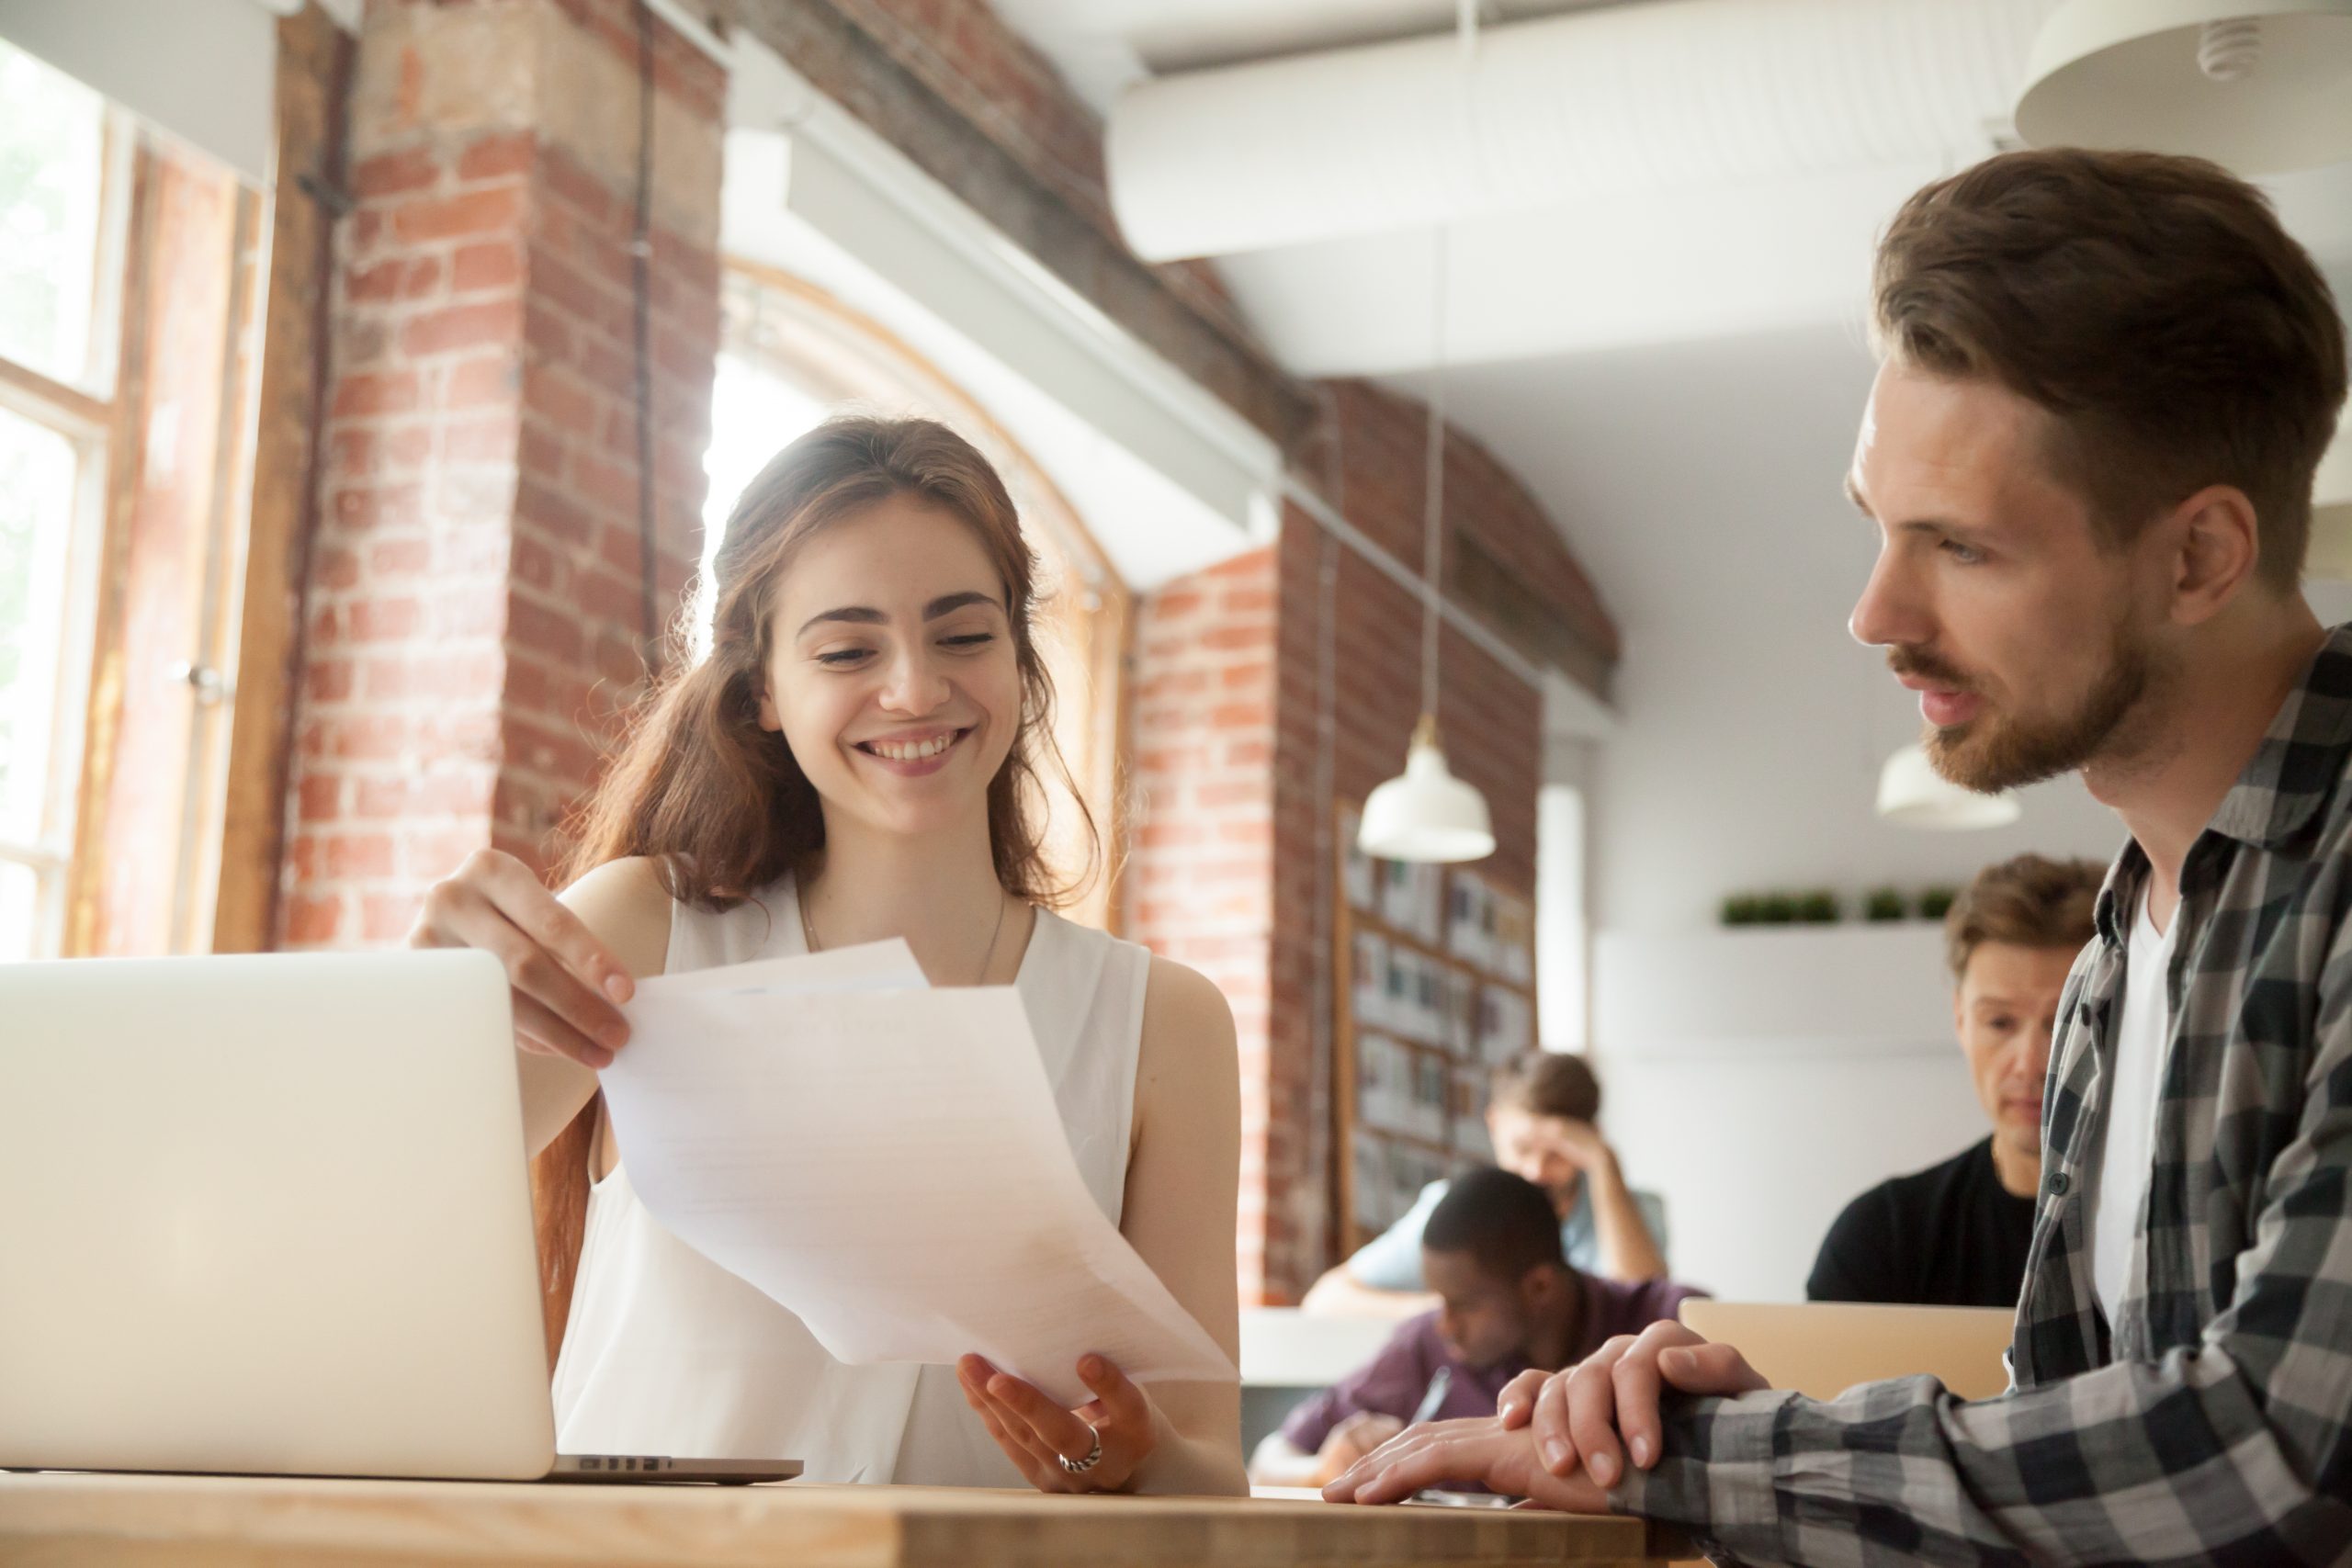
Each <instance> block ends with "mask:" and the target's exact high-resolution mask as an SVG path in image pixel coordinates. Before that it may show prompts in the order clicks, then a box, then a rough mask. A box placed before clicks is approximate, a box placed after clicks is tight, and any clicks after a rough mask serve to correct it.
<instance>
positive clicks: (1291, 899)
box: [1126, 383, 1617, 1303]
mask: <svg viewBox="0 0 2352 1568" xmlns="http://www.w3.org/2000/svg"><path fill="white" fill-rule="evenodd" d="M1325 392H1326V394H1327V395H1326V397H1325V398H1324V400H1323V406H1324V409H1325V411H1326V412H1325V416H1324V419H1323V422H1322V423H1321V424H1320V425H1319V426H1318V427H1317V431H1316V433H1315V436H1314V440H1313V442H1312V443H1311V444H1310V446H1309V447H1308V448H1307V449H1306V453H1305V454H1304V455H1303V457H1302V459H1301V461H1300V463H1299V464H1298V465H1297V469H1298V471H1300V472H1301V473H1302V474H1310V473H1311V474H1312V476H1313V481H1312V482H1314V483H1315V484H1316V485H1317V489H1318V490H1319V491H1321V492H1322V494H1323V495H1324V498H1325V499H1326V500H1328V501H1329V502H1331V503H1332V504H1333V505H1335V506H1337V507H1338V508H1340V512H1341V513H1342V515H1344V516H1345V517H1346V518H1347V519H1348V521H1349V523H1350V524H1351V525H1352V526H1353V527H1355V528H1356V529H1357V530H1358V531H1359V532H1361V533H1362V534H1363V535H1364V536H1366V537H1368V538H1369V539H1371V540H1372V541H1374V543H1375V544H1377V545H1378V546H1380V547H1382V548H1384V549H1385V550H1387V551H1388V552H1389V553H1390V554H1391V555H1392V556H1394V557H1396V558H1398V559H1400V560H1402V561H1404V562H1405V563H1406V564H1407V565H1408V566H1410V567H1412V568H1414V569H1415V570H1418V569H1419V563H1420V559H1421V537H1422V506H1423V501H1422V496H1423V488H1422V486H1423V477H1424V475H1423V464H1424V461H1425V458H1426V453H1427V446H1426V442H1427V423H1426V422H1427V419H1428V412H1427V410H1426V408H1425V407H1423V406H1422V405H1419V404H1416V403H1414V402H1412V401H1411V400H1408V399H1403V398H1398V397H1396V396H1394V395H1392V394H1389V393H1386V392H1383V391H1381V390H1379V389H1374V388H1371V387H1367V386H1364V385H1362V384H1359V383H1336V384H1333V385H1331V386H1329V387H1328V388H1326V389H1325ZM1445 462H1446V487H1445V512H1444V517H1443V528H1444V530H1445V536H1446V537H1447V538H1451V537H1452V536H1453V534H1454V533H1455V532H1456V531H1459V532H1460V533H1464V534H1468V535H1471V536H1475V537H1476V538H1477V539H1478V541H1479V542H1480V543H1481V544H1482V545H1483V546H1484V547H1487V549H1488V550H1489V551H1491V552H1492V553H1493V554H1494V555H1495V556H1496V557H1497V558H1498V559H1500V560H1503V561H1505V562H1506V563H1508V564H1510V566H1511V567H1512V568H1513V570H1515V571H1517V572H1518V573H1519V574H1520V575H1521V578H1522V579H1523V580H1524V581H1527V582H1528V583H1529V584H1530V585H1531V586H1532V587H1533V588H1534V589H1535V590H1536V591H1537V592H1540V593H1541V594H1543V595H1544V598H1545V599H1546V600H1547V601H1548V602H1549V603H1550V604H1552V605H1553V606H1554V607H1555V610H1556V611H1557V613H1558V614H1560V615H1562V616H1563V617H1565V618H1566V619H1567V620H1568V621H1569V622H1570V624H1571V625H1573V626H1576V627H1577V629H1578V631H1579V632H1580V633H1581V634H1582V635H1584V636H1585V637H1587V638H1588V639H1589V641H1590V642H1591V644H1592V645H1593V646H1595V647H1597V648H1599V649H1603V650H1605V651H1606V652H1607V653H1608V654H1610V655H1611V656H1613V655H1614V653H1615V650H1616V646H1617V634H1616V630H1615V627H1614V626H1613V625H1612V624H1611V622H1610V620H1609V617H1608V615H1607V613H1606V611H1605V610H1603V609H1602V607H1601V605H1600V600H1599V597H1598V595H1597V594H1595V593H1594V592H1593V590H1592V587H1591V584H1590V582H1589V581H1588V580H1587V578H1586V577H1585V575H1584V572H1583V570H1581V569H1580V568H1579V567H1578V566H1577V562H1576V560H1575V558H1573V557H1572V556H1571V555H1570V554H1569V552H1568V550H1567V548H1566V546H1565V544H1563V543H1562V541H1561V537H1560V534H1559V531H1558V529H1557V528H1555V526H1554V525H1553V524H1552V522H1551V520H1550V518H1549V517H1548V516H1546V515H1545V513H1544V510H1543V508H1542V507H1541V506H1540V505H1539V504H1538V503H1537V502H1535V500H1534V498H1533V497H1532V496H1531V495H1529V494H1528V492H1527V491H1526V489H1525V488H1524V487H1523V486H1522V485H1521V484H1520V483H1519V481H1518V480H1517V479H1514V478H1513V477H1512V476H1511V475H1510V472H1509V470H1507V469H1505V468H1503V467H1502V466H1501V465H1500V464H1499V463H1498V462H1496V461H1495V460H1494V458H1493V457H1491V456H1490V455H1489V454H1487V452H1486V451H1485V450H1484V449H1483V448H1481V447H1480V446H1477V444H1476V443H1475V442H1473V441H1470V440H1469V439H1468V438H1466V437H1464V436H1463V435H1461V434H1458V433H1455V434H1451V435H1450V437H1449V439H1448V442H1447V445H1446V449H1445ZM1420 616H1421V608H1420V601H1419V598H1418V597H1417V596H1416V595H1415V594H1414V593H1413V592H1410V591H1408V589H1406V588H1405V587H1404V586H1402V585H1401V584H1399V583H1398V582H1397V581H1395V580H1394V579H1392V578H1391V577H1389V576H1388V575H1387V574H1386V573H1385V572H1384V571H1382V570H1380V569H1379V568H1378V567H1376V566H1374V564H1373V563H1372V562H1371V561H1370V560H1368V559H1366V558H1364V557H1363V555H1361V554H1359V553H1358V552H1357V551H1356V550H1355V549H1354V548H1353V547H1350V546H1348V545H1347V544H1345V543H1343V542H1342V541H1340V539H1339V538H1338V537H1337V536H1334V535H1333V534H1331V533H1330V532H1329V531H1328V530H1326V529H1325V528H1324V527H1322V526H1321V525H1319V524H1318V523H1317V521H1316V519H1315V517H1314V515H1313V514H1312V513H1308V512H1307V511H1306V510H1305V509H1303V508H1301V507H1298V506H1295V505H1292V506H1287V507H1285V508H1284V509H1283V519H1282V533H1281V537H1280V539H1279V541H1278V542H1277V543H1276V544H1275V545H1274V546H1272V547H1270V548H1267V549H1263V550H1260V551H1256V552H1253V553H1252V554H1250V555H1248V556H1244V557H1242V558H1239V559H1238V560H1234V561H1229V562H1227V563H1226V564H1225V565H1223V566H1220V567H1218V568H1216V569H1215V570H1211V571H1207V572H1204V573H1201V574H1199V575H1198V576H1196V577H1193V578H1191V579H1187V580H1185V581H1181V582H1178V583H1174V584H1171V585H1170V586H1169V587H1167V588H1165V589H1162V590H1161V591H1160V592H1158V593H1156V594H1153V595H1150V596H1149V597H1148V598H1147V599H1146V600H1145V602H1144V604H1143V605H1142V607H1141V611H1140V615H1139V618H1138V623H1137V636H1136V687H1135V709H1134V715H1133V733H1134V746H1135V757H1134V778H1135V782H1136V794H1137V796H1138V800H1139V807H1138V809H1137V812H1136V844H1135V848H1134V852H1133V858H1132V860H1131V861H1130V863H1129V869H1128V880H1127V884H1126V886H1127V889H1128V897H1129V905H1128V908H1129V910H1130V919H1129V921H1128V934H1129V935H1131V936H1133V937H1134V938H1135V939H1136V940H1137V941H1140V942H1148V943H1149V944H1151V945H1152V946H1153V947H1154V948H1155V949H1156V950H1158V951H1159V952H1161V953H1165V954H1167V955H1168V956H1170V957H1172V958H1177V959H1180V960H1182V961H1183V962H1185V963H1188V964H1193V965H1194V966H1195V967H1197V968H1199V969H1201V970H1202V971H1203V972H1204V973H1205V974H1207V975H1208V976H1210V977H1211V978H1212V979H1214V980H1216V982H1217V984H1218V985H1219V986H1220V987H1223V988H1224V990H1225V992H1226V995H1227V998H1229V999H1230V1000H1231V1001H1232V1003H1233V1008H1234V1018H1235V1022H1236V1025H1237V1027H1238V1032H1239V1036H1240V1049H1241V1069H1242V1172H1241V1174H1242V1183H1241V1194H1242V1195H1241V1213H1240V1237H1239V1243H1238V1264H1239V1269H1240V1279H1241V1285H1242V1291H1243V1296H1244V1299H1245V1300H1250V1301H1257V1302H1266V1303H1283V1302H1295V1301H1296V1300H1297V1299H1298V1297H1299V1296H1300V1295H1301V1294H1303V1293H1304V1292H1305V1291H1306V1287H1307V1286H1308V1285H1309V1284H1311V1283H1312V1282H1313V1281H1314V1280H1315V1277H1316V1276H1317V1274H1318V1273H1320V1272H1321V1271H1322V1270H1323V1269H1325V1268H1327V1267H1329V1265H1330V1264H1331V1263H1332V1262H1333V1261H1336V1258H1335V1257H1334V1253H1333V1249H1334V1247H1335V1246H1336V1232H1335V1229H1334V1224H1333V1220H1334V1213H1335V1210H1334V1191H1333V1186H1332V1179H1333V1171H1332V1164H1331V1136H1330V1135H1331V1103H1330V1098H1329V1096H1330V1089H1329V1083H1330V1049H1329V1038H1328V1036H1329V1020H1330V1017H1331V1010H1330V1003H1331V998H1330V996H1329V989H1328V987H1329V982H1330V970H1329V956H1330V952H1331V933H1330V930H1329V917H1330V911H1331V909H1332V908H1333V904H1332V899H1333V893H1332V890H1331V882H1332V878H1333V875H1334V872H1333V866H1334V862H1335V857H1336V854H1337V848H1338V846H1337V840H1336V834H1337V824H1336V821H1335V819H1334V809H1333V805H1334V803H1335V802H1338V801H1350V802H1355V803H1361V802H1362V801H1363V798H1364V796H1366V795H1369V794H1370V793H1371V792H1372V790H1373V789H1374V786H1375V785H1377V784H1380V783H1381V782H1382V781H1383V780H1385V779H1388V778H1391V777H1393V776H1395V775H1396V774H1397V773H1398V772H1399V771H1400V770H1401V768H1402V767H1403V765H1404V761H1405V746H1406V742H1407V740H1408V738H1409V737H1410V735H1411V733H1412V728H1413V724H1414V721H1415V719H1416V718H1417V717H1418V716H1419V711H1420V685H1421V620H1420ZM1439 671H1440V681H1439V690H1440V696H1439V716H1440V721H1441V724H1442V728H1443V732H1444V739H1445V743H1446V750H1447V757H1448V760H1449V761H1450V762H1451V763H1452V765H1453V770H1454V772H1455V773H1457V774H1459V775H1460V776H1461V777H1463V778H1464V779H1467V780H1468V781H1469V782H1470V783H1472V784H1476V786H1477V787H1478V788H1479V789H1480V790H1481V791H1483V792H1484V793H1485V795H1486V796H1487V807H1488V808H1489V809H1490V810H1491V811H1492V813H1493V816H1494V825H1495V837H1496V840H1497V849H1496V852H1495V855H1494V857H1493V859H1491V860H1490V861H1488V862H1487V863H1484V864H1483V865H1482V867H1481V870H1482V871H1484V872H1486V873H1487V874H1489V875H1491V876H1493V877H1494V878H1496V880H1498V881H1499V882H1501V883H1503V884H1504V885H1506V886H1510V887H1513V888H1515V889H1517V890H1518V891H1520V892H1521V893H1523V894H1529V895H1531V896H1532V892H1533V889H1534V885H1535V797H1536V792H1537V789H1538V787H1539V785H1540V784H1541V773H1542V766H1543V718H1544V715H1543V699H1542V695H1541V694H1540V693H1539V692H1538V691H1537V690H1536V689H1535V688H1534V687H1533V686H1532V685H1530V684H1529V683H1528V682H1526V681H1524V680H1522V679H1521V677H1520V676H1519V675H1518V674H1517V673H1515V672H1514V671H1512V670H1511V669H1510V668H1509V667H1507V666H1505V665H1504V664H1502V663H1501V662H1499V661H1498V660H1496V659H1494V658H1493V657H1492V656H1491V655H1489V654H1487V652H1485V651H1484V650H1483V649H1480V648H1479V647H1478V646H1477V645H1476V644H1475V643H1473V642H1472V641H1471V640H1470V639H1469V638H1468V637H1464V636H1463V635H1462V634H1461V633H1460V632H1458V631H1456V630H1454V629H1453V628H1452V627H1451V626H1447V627H1444V628H1443V629H1442V634H1441V638H1440V642H1439Z"/></svg>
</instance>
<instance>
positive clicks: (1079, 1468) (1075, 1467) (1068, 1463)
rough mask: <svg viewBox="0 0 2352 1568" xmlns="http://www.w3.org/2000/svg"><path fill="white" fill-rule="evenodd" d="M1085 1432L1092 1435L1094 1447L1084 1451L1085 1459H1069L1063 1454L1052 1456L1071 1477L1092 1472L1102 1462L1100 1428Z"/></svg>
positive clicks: (1092, 1428)
mask: <svg viewBox="0 0 2352 1568" xmlns="http://www.w3.org/2000/svg"><path fill="white" fill-rule="evenodd" d="M1087 1430H1088V1431H1090V1432H1092V1433H1093V1434H1094V1446H1093V1447H1092V1448H1091V1449H1088V1450H1086V1457H1085V1458H1084V1459H1071V1458H1069V1456H1068V1455H1065V1454H1056V1455H1055V1456H1054V1458H1056V1459H1057V1460H1059V1461H1061V1467H1062V1468H1063V1469H1064V1470H1066V1471H1068V1472H1069V1473H1070V1474H1072V1475H1084V1474H1085V1473H1086V1472H1088V1471H1090V1470H1092V1469H1093V1468H1094V1467H1095V1466H1096V1465H1098V1464H1101V1463H1102V1462H1103V1433H1102V1429H1101V1428H1100V1427H1088V1428H1087Z"/></svg>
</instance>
